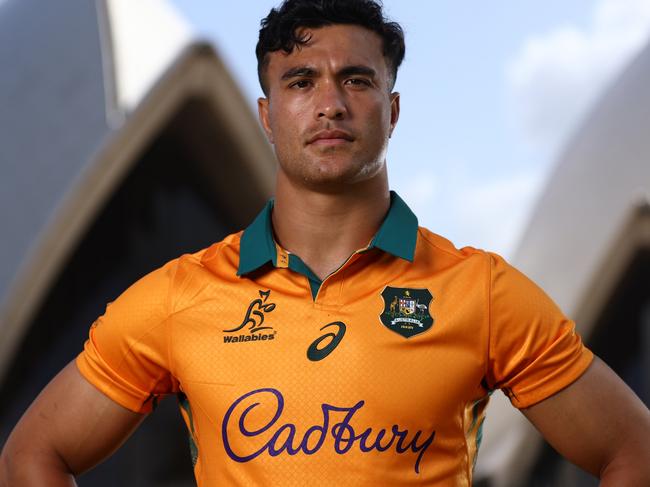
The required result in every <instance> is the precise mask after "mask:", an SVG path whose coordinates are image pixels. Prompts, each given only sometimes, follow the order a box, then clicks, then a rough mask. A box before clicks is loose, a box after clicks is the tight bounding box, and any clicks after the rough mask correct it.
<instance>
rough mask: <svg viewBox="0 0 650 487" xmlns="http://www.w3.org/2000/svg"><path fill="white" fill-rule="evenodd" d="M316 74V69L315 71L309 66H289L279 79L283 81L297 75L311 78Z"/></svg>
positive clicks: (297, 76)
mask: <svg viewBox="0 0 650 487" xmlns="http://www.w3.org/2000/svg"><path fill="white" fill-rule="evenodd" d="M317 74H318V71H316V69H314V68H311V67H309V66H296V67H295V68H291V69H289V70H287V71H285V72H284V74H283V75H282V78H281V79H282V80H283V81H285V80H288V79H291V78H299V77H307V78H312V77H314V76H316V75H317Z"/></svg>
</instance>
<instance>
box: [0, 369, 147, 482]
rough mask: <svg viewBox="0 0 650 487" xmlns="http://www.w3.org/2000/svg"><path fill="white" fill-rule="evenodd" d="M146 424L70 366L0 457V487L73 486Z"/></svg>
mask: <svg viewBox="0 0 650 487" xmlns="http://www.w3.org/2000/svg"><path fill="white" fill-rule="evenodd" d="M143 419H144V415H142V414H138V413H134V412H132V411H129V410H128V409H126V408H124V407H122V406H120V405H119V404H117V403H116V402H114V401H113V400H111V399H109V398H108V397H106V396H105V395H104V394H102V393H101V392H99V391H98V390H97V389H95V388H94V387H93V386H92V385H91V384H90V383H89V382H88V381H86V379H84V378H83V376H82V375H81V374H80V372H79V370H78V369H77V366H76V365H75V363H74V362H70V363H69V364H68V365H67V366H66V367H65V368H64V369H63V370H62V371H61V372H60V373H59V374H58V375H57V376H56V377H55V378H54V379H52V381H51V382H50V383H49V384H48V385H47V387H46V388H45V389H44V390H43V392H41V394H40V395H39V396H38V397H37V398H36V400H35V401H34V403H33V404H32V405H31V406H30V407H29V409H28V410H27V411H26V412H25V414H24V415H23V417H22V418H21V419H20V421H19V422H18V424H17V425H16V427H15V428H14V430H13V432H12V433H11V435H10V436H9V439H8V440H7V443H6V444H5V445H4V448H3V450H2V456H1V457H0V487H10V486H15V485H20V486H25V487H28V486H43V485H47V486H52V487H59V486H61V487H62V486H73V485H76V484H75V481H74V476H75V475H78V474H80V473H82V472H84V471H86V470H88V469H89V468H91V467H92V466H94V465H96V464H98V463H99V462H101V461H102V460H103V459H105V458H106V457H108V456H109V455H110V454H111V453H113V452H114V451H115V450H116V449H117V448H118V447H119V446H120V445H121V444H122V443H123V442H124V441H125V440H126V439H127V438H128V437H129V435H130V434H131V433H132V432H133V431H134V430H135V428H136V427H137V426H138V425H139V424H140V422H141V421H142V420H143Z"/></svg>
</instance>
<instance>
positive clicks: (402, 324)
mask: <svg viewBox="0 0 650 487" xmlns="http://www.w3.org/2000/svg"><path fill="white" fill-rule="evenodd" d="M381 297H382V298H383V300H384V311H382V313H381V314H380V315H379V319H380V320H381V322H382V323H383V324H384V325H385V326H386V328H388V329H389V330H392V331H394V332H395V333H399V334H400V335H402V336H403V337H404V338H411V337H412V336H415V335H419V334H420V333H424V332H425V331H427V330H428V329H429V328H431V327H432V326H433V321H434V320H433V317H432V316H431V313H430V312H429V305H430V304H431V301H433V296H432V295H431V292H430V291H429V290H428V289H413V288H402V287H390V286H386V287H385V288H384V290H383V291H382V293H381Z"/></svg>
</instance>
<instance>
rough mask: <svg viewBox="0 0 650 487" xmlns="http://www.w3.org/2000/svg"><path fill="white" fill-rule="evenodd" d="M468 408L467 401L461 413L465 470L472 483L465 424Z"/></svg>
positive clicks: (468, 479)
mask: <svg viewBox="0 0 650 487" xmlns="http://www.w3.org/2000/svg"><path fill="white" fill-rule="evenodd" d="M466 410H467V403H465V404H464V406H463V409H462V414H461V418H462V420H461V424H462V425H463V441H464V442H465V471H466V474H467V481H468V482H469V484H470V485H471V482H472V474H471V471H470V459H469V443H468V442H467V430H466V428H467V425H466V424H465V411H466Z"/></svg>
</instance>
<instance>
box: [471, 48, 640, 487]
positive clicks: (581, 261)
mask: <svg viewBox="0 0 650 487" xmlns="http://www.w3.org/2000/svg"><path fill="white" fill-rule="evenodd" d="M649 127H650V45H649V46H646V47H645V49H644V50H643V51H642V52H641V53H640V54H639V55H638V56H637V57H636V59H634V60H633V62H632V63H631V64H630V65H629V66H628V67H627V68H626V69H625V70H624V72H623V73H622V74H621V75H620V76H619V78H618V79H617V80H616V82H615V83H613V84H612V86H611V87H610V88H609V89H608V90H607V91H606V93H605V95H604V96H603V97H602V98H601V100H600V101H599V102H598V103H597V104H596V105H595V107H594V108H593V109H592V111H591V113H590V114H589V115H588V116H587V117H586V118H585V120H584V121H583V124H582V126H581V127H580V128H579V130H578V131H576V133H575V134H574V136H573V138H572V139H571V141H570V143H569V144H568V146H567V148H566V150H565V151H564V154H563V155H562V157H561V159H560V161H559V163H558V164H557V167H556V168H555V171H554V172H553V174H552V175H551V177H550V179H549V181H548V183H547V186H546V189H545V191H544V192H543V194H542V196H541V198H540V200H539V202H538V203H537V207H536V209H535V211H534V212H533V215H532V217H531V219H530V222H529V224H528V227H527V231H526V232H525V234H524V236H523V238H522V240H521V242H520V245H519V248H518V251H517V252H516V255H515V258H514V259H513V263H514V264H515V265H516V266H517V267H518V268H520V269H521V270H522V271H523V272H525V273H526V274H527V275H528V276H530V277H531V278H532V279H533V280H534V281H536V282H537V283H538V284H540V285H541V286H542V288H544V289H545V290H546V292H547V293H548V294H549V295H550V296H551V297H552V298H553V299H554V300H555V301H556V302H557V303H558V304H559V305H560V307H561V308H562V309H563V310H564V312H565V313H567V314H568V316H570V317H571V318H573V319H574V320H575V321H576V323H577V328H578V330H579V331H580V333H581V334H582V335H583V337H584V338H585V339H587V340H589V338H590V336H591V334H592V331H593V328H594V325H595V323H596V321H597V320H598V318H599V316H600V314H601V313H602V312H603V309H604V307H605V305H606V303H607V301H608V300H609V298H610V297H611V296H612V294H613V292H614V290H615V288H616V286H617V285H618V283H619V282H620V281H621V280H622V277H623V274H624V273H625V272H626V271H627V270H628V268H629V266H630V264H631V262H632V259H633V257H634V255H635V254H636V253H637V252H639V250H640V249H644V248H645V249H647V248H649V247H650V211H649V209H650V137H649V136H648V134H649ZM626 325H627V324H626V323H614V324H612V326H626ZM646 353H648V354H650V351H646ZM499 396H500V394H499ZM486 429H487V431H486V441H485V443H484V447H483V448H482V452H481V453H482V454H483V457H481V456H480V455H479V465H478V472H479V473H480V474H481V476H484V477H490V478H491V479H492V481H493V483H491V484H490V485H494V486H515V485H523V483H522V482H523V478H524V477H525V475H526V471H527V469H528V468H529V466H530V464H531V462H532V461H534V458H535V454H536V452H537V451H538V449H539V448H538V447H539V446H540V440H539V436H538V434H537V433H536V432H535V431H534V429H533V428H532V426H530V424H529V423H528V422H527V421H526V420H525V419H524V418H523V416H522V415H521V414H519V413H518V412H517V411H515V410H513V408H512V407H511V406H510V405H509V404H507V401H505V400H504V399H503V398H498V399H497V401H495V404H494V405H492V406H491V407H490V410H489V411H488V420H487V422H486Z"/></svg>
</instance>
